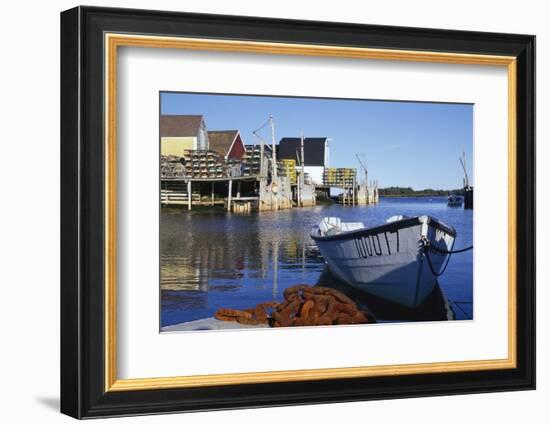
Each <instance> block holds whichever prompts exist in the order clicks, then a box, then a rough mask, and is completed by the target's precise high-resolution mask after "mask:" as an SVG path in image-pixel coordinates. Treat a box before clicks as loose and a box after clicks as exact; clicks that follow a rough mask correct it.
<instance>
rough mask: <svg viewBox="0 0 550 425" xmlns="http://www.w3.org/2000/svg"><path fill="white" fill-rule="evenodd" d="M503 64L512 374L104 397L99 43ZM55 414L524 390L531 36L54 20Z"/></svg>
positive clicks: (192, 19)
mask: <svg viewBox="0 0 550 425" xmlns="http://www.w3.org/2000/svg"><path fill="white" fill-rule="evenodd" d="M106 32H117V33H130V34H133V33H137V34H154V35H165V36H177V37H181V36H185V37H201V38H216V39H232V40H259V41H265V42H276V43H308V44H320V45H331V46H348V47H349V46H352V47H370V48H383V49H399V50H422V51H433V52H449V53H474V54H485V55H506V56H514V57H516V58H517V152H516V155H517V258H516V260H517V282H518V285H517V312H516V313H517V338H516V343H517V347H516V353H517V367H516V368H513V369H503V370H485V371H474V372H472V371H470V372H452V373H429V374H425V373H423V374H416V375H402V376H383V377H369V378H346V379H329V380H316V381H303V382H272V383H260V384H245V385H226V386H209V387H192V388H172V389H157V390H142V391H117V392H110V391H105V373H104V371H105V360H104V353H105V340H104V335H105V334H104V333H105V322H104V313H105V311H104V309H105V305H104V297H105V293H104V286H103V281H104V271H105V256H104V253H105V251H104V250H105V243H104V242H105V240H104V237H105V236H104V231H103V229H104V228H105V219H104V208H105V200H104V199H105V196H104V190H105V185H104V182H105V180H104V177H105V162H104V158H105V152H104V145H103V143H102V140H103V137H104V115H103V113H104V105H105V99H104V91H103V87H104V84H105V81H104V69H103V66H104V53H105V52H104V49H105V45H104V34H105V33H106ZM61 259H62V260H61V412H62V413H65V414H67V415H70V416H73V417H75V418H92V417H105V416H120V415H136V414H152V413H162V412H184V411H203V410H218V409H232V408H243V407H260V406H280V405H298V404H314V403H329V402H343V401H354V400H373V399H386V398H401V397H418V396H435V395H450V394H466V393H482V392H494V391H512V390H528V389H534V388H535V37H534V36H532V35H518V34H499V33H480V32H468V31H450V30H434V29H421V28H406V27H390V26H374V25H357V24H349V23H332V22H330V23H329V22H313V21H296V20H284V19H266V18H255V17H240V16H221V15H205V14H191V13H177V12H162V11H148V10H132V9H111V8H96V7H76V8H74V9H70V10H67V11H65V12H62V13H61Z"/></svg>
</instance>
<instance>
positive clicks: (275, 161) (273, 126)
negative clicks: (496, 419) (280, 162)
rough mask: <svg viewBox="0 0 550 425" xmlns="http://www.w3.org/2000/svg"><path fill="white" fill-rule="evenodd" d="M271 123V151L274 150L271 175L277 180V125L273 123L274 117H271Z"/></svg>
mask: <svg viewBox="0 0 550 425" xmlns="http://www.w3.org/2000/svg"><path fill="white" fill-rule="evenodd" d="M269 123H270V124H271V149H273V151H272V152H271V157H272V159H271V165H272V169H271V175H272V178H275V177H277V155H276V153H275V124H274V123H273V115H270V116H269Z"/></svg>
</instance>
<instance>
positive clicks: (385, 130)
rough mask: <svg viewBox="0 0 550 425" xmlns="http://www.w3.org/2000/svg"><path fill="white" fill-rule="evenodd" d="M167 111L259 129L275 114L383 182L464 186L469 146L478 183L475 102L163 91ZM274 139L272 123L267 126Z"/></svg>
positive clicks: (282, 129) (285, 132)
mask: <svg viewBox="0 0 550 425" xmlns="http://www.w3.org/2000/svg"><path fill="white" fill-rule="evenodd" d="M160 102H161V114H169V115H172V114H193V115H204V119H205V121H206V126H207V128H208V130H232V129H238V130H239V131H240V132H241V135H242V137H243V139H244V142H245V143H247V144H249V143H250V144H252V143H257V139H256V138H255V137H254V136H253V135H252V131H253V130H255V129H257V128H258V127H260V126H261V125H262V124H263V123H264V122H265V121H266V120H267V118H268V117H269V114H272V115H273V119H274V121H275V137H276V140H277V141H278V140H279V139H280V138H282V137H299V136H300V132H303V133H304V136H305V137H329V138H330V139H332V140H331V141H330V166H331V167H355V168H358V169H359V163H358V161H357V159H356V157H355V154H356V153H359V154H365V155H366V161H367V168H368V170H369V179H371V178H372V179H377V180H378V183H379V186H380V187H388V186H410V187H412V188H414V189H424V188H433V189H454V188H459V187H461V186H462V177H463V173H462V168H461V166H460V163H459V160H458V158H459V156H460V155H461V154H462V151H464V152H465V153H466V161H467V165H468V174H469V176H470V181H471V182H472V183H473V174H472V163H473V160H472V152H473V149H472V144H473V106H472V105H465V104H447V103H420V102H384V101H371V100H345V99H317V98H289V97H267V96H238V95H211V94H190V93H161V100H160ZM261 134H262V136H263V137H264V139H266V140H271V138H270V133H269V127H266V128H265V129H264V130H262V132H261Z"/></svg>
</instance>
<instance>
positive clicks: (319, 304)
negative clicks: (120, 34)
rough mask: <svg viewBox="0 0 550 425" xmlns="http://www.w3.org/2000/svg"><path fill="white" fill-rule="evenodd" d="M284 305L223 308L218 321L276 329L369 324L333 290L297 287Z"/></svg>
mask: <svg viewBox="0 0 550 425" xmlns="http://www.w3.org/2000/svg"><path fill="white" fill-rule="evenodd" d="M283 296H284V301H283V302H281V303H277V302H267V303H260V304H258V305H257V306H256V307H255V308H252V309H246V310H233V309H227V308H220V309H219V310H218V311H216V314H215V317H216V319H218V320H224V321H235V322H238V323H241V324H247V325H259V324H269V325H270V326H273V327H286V326H318V325H344V324H357V323H368V321H369V320H368V318H367V315H366V314H365V313H364V312H362V311H361V310H359V308H358V307H357V305H356V304H355V302H353V300H351V299H350V298H349V297H347V296H346V295H344V294H343V293H341V292H340V291H337V290H336V289H332V288H325V287H322V286H309V285H296V286H291V287H289V288H287V289H285V290H284V292H283Z"/></svg>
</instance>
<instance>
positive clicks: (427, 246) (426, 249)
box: [421, 236, 474, 277]
mask: <svg viewBox="0 0 550 425" xmlns="http://www.w3.org/2000/svg"><path fill="white" fill-rule="evenodd" d="M421 241H422V246H423V249H424V254H426V258H427V259H428V266H429V267H430V271H431V272H432V274H433V275H434V276H435V277H439V276H441V275H442V274H443V273H445V271H446V270H447V266H448V265H449V261H451V254H460V253H461V252H466V251H469V250H471V249H474V246H473V245H472V246H468V247H466V248H461V249H457V250H454V251H453V250H450V251H449V250H447V249H441V248H437V247H435V246H433V245H432V244H431V242H430V241H429V240H428V238H426V237H425V236H422V238H421ZM430 249H431V250H432V251H435V252H439V253H440V254H448V255H449V256H448V257H447V262H446V263H445V266H444V267H443V270H441V272H440V273H437V272H436V271H435V269H434V266H433V263H432V259H431V257H430Z"/></svg>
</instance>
